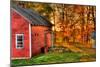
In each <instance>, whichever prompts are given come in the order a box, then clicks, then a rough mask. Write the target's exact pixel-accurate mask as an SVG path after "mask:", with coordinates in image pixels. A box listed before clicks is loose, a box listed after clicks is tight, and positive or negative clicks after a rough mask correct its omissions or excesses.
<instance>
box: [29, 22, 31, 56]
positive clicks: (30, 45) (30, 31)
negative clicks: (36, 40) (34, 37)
mask: <svg viewBox="0 0 100 67" xmlns="http://www.w3.org/2000/svg"><path fill="white" fill-rule="evenodd" d="M29 51H30V52H29V53H30V58H31V56H32V44H31V24H30V23H29Z"/></svg>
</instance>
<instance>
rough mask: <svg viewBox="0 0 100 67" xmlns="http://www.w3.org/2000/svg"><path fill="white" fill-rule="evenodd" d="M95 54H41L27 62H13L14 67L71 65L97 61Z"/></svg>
mask: <svg viewBox="0 0 100 67" xmlns="http://www.w3.org/2000/svg"><path fill="white" fill-rule="evenodd" d="M95 58H96V56H95V54H82V53H73V52H66V53H51V52H49V53H48V54H40V55H38V56H34V57H32V58H31V59H27V60H25V59H24V60H12V63H11V64H12V66H19V65H37V64H51V63H64V62H66V63H69V62H81V61H95Z"/></svg>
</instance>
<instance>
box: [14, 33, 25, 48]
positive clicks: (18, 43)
mask: <svg viewBox="0 0 100 67" xmlns="http://www.w3.org/2000/svg"><path fill="white" fill-rule="evenodd" d="M23 47H24V34H16V48H17V49H22V48H23Z"/></svg>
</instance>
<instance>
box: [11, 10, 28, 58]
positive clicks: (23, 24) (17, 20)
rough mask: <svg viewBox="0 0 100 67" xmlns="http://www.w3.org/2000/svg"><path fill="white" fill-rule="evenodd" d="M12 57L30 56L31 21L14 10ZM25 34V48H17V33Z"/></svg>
mask: <svg viewBox="0 0 100 67" xmlns="http://www.w3.org/2000/svg"><path fill="white" fill-rule="evenodd" d="M11 17H12V20H11V21H12V22H11V25H12V28H11V29H12V35H11V37H12V50H11V51H12V58H19V57H29V22H28V21H27V20H26V19H24V18H23V17H22V16H21V15H19V14H18V13H16V12H15V11H14V10H12V16H11ZM22 33H23V34H24V48H23V49H16V34H22Z"/></svg>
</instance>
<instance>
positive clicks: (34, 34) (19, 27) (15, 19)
mask: <svg viewBox="0 0 100 67" xmlns="http://www.w3.org/2000/svg"><path fill="white" fill-rule="evenodd" d="M11 17H12V20H11V21H12V22H11V26H12V28H11V30H12V35H11V37H12V50H11V51H12V58H20V57H30V48H29V47H30V45H29V44H30V42H31V46H32V48H31V50H32V52H31V53H32V56H34V55H37V54H39V53H41V52H42V51H41V48H44V52H45V53H46V52H47V51H48V48H49V47H50V46H51V34H50V32H49V31H47V30H48V29H49V27H46V26H39V25H38V26H36V25H31V39H29V21H27V20H26V19H25V18H24V17H23V16H21V15H20V14H18V13H17V12H16V11H15V10H12V16H11ZM20 33H23V34H24V48H23V49H16V39H15V37H16V36H15V35H16V34H20ZM45 33H46V34H45ZM45 35H46V38H45V37H44V36H45ZM30 40H31V41H30ZM45 43H46V45H45Z"/></svg>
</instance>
